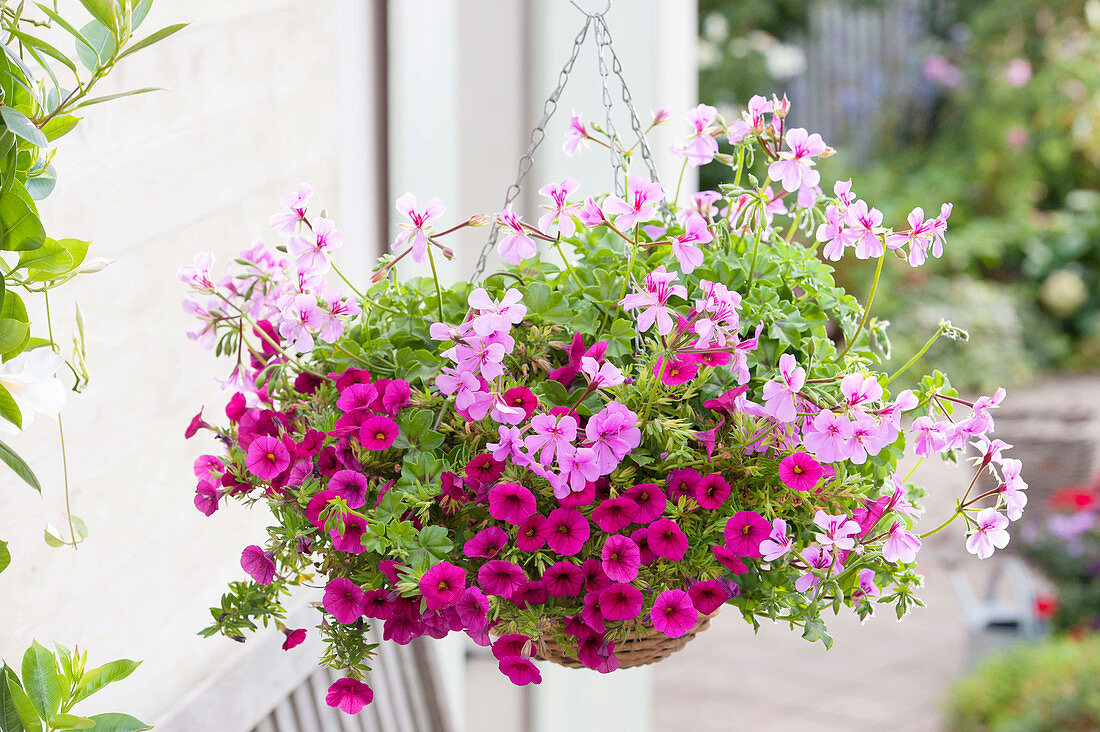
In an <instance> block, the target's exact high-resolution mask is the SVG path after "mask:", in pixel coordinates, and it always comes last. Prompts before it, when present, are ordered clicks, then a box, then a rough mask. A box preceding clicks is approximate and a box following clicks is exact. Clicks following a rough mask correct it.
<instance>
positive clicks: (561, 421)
mask: <svg viewBox="0 0 1100 732" xmlns="http://www.w3.org/2000/svg"><path fill="white" fill-rule="evenodd" d="M531 432H532V433H533V434H531V435H528V436H527V437H525V438H524V440H523V444H524V447H526V448H527V451H528V452H530V453H531V454H532V455H535V454H537V455H538V461H539V462H540V463H542V464H543V465H550V464H551V463H553V461H554V455H555V454H556V453H557V452H558V451H559V450H567V449H570V448H572V446H573V440H575V439H576V438H577V419H576V417H573V416H571V415H568V414H566V415H562V416H560V417H559V416H554V415H552V414H538V415H535V416H534V417H533V418H532V419H531Z"/></svg>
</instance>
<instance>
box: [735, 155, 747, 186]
mask: <svg viewBox="0 0 1100 732" xmlns="http://www.w3.org/2000/svg"><path fill="white" fill-rule="evenodd" d="M744 167H745V146H744V145H741V146H740V147H738V148H737V172H736V173H734V175H733V185H734V187H737V186H739V185H741V169H742V168H744Z"/></svg>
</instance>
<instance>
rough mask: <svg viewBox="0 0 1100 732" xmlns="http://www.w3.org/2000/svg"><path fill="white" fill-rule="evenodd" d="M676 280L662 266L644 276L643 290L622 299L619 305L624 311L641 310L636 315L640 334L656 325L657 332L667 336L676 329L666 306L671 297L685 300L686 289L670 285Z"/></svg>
mask: <svg viewBox="0 0 1100 732" xmlns="http://www.w3.org/2000/svg"><path fill="white" fill-rule="evenodd" d="M677 278H678V275H677V274H676V273H675V272H666V271H665V267H664V265H661V266H660V267H658V268H657V269H655V270H653V271H652V272H650V273H649V274H647V275H646V277H645V280H644V281H643V287H644V288H645V289H643V290H640V291H638V292H634V293H631V294H629V295H627V296H626V297H624V298H623V299H622V300H621V301H620V302H619V304H620V305H622V306H623V309H624V310H634V309H638V308H640V309H641V311H642V312H641V313H639V315H638V330H639V331H641V332H642V333H644V332H646V331H647V330H649V329H650V327H651V326H652V325H653V324H654V323H656V324H657V332H658V333H660V334H661V335H668V334H669V333H671V332H672V329H673V328H675V327H676V321H675V319H674V318H673V316H672V312H671V310H670V308H669V306H668V301H669V300H670V299H671V298H673V297H679V298H681V299H686V298H687V288H686V287H684V286H683V285H674V284H672V283H673V282H675V281H676V280H677Z"/></svg>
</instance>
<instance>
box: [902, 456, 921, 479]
mask: <svg viewBox="0 0 1100 732" xmlns="http://www.w3.org/2000/svg"><path fill="white" fill-rule="evenodd" d="M923 462H924V458H923V457H922V458H921V459H920V460H918V461H917V464H916V465H914V466H913V469H912V470H910V471H909V472H908V473H906V474H905V477H904V478H902V480H901V482H902V483H908V482H909V479H910V478H912V477H913V473H915V472H917V468H919V467H920V464H921V463H923Z"/></svg>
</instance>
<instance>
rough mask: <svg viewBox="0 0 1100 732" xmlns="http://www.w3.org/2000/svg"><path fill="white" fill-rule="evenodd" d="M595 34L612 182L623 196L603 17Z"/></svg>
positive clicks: (621, 171) (608, 39) (608, 47)
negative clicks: (612, 113)
mask: <svg viewBox="0 0 1100 732" xmlns="http://www.w3.org/2000/svg"><path fill="white" fill-rule="evenodd" d="M593 35H594V36H595V38H596V58H597V60H598V65H599V70H600V84H601V86H602V87H603V109H604V117H605V119H606V120H607V122H606V124H607V129H606V130H604V131H605V132H606V133H607V137H608V140H607V148H608V151H609V152H610V154H611V175H612V182H613V186H614V190H615V195H617V196H619V197H623V196H625V195H626V176H625V175H624V174H623V173H624V170H623V156H622V155H621V154H620V153H619V150H618V149H617V147H618V144H619V143H618V139H619V134H618V133H617V132H616V131H615V122H614V120H613V119H612V115H611V112H612V104H611V72H610V71H609V70H608V68H607V57H608V56H609V55H611V54H610V53H609V52H610V49H611V36H610V35H609V34H608V32H607V24H606V23H604V21H603V17H598V18H596V28H595V31H594V33H593Z"/></svg>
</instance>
